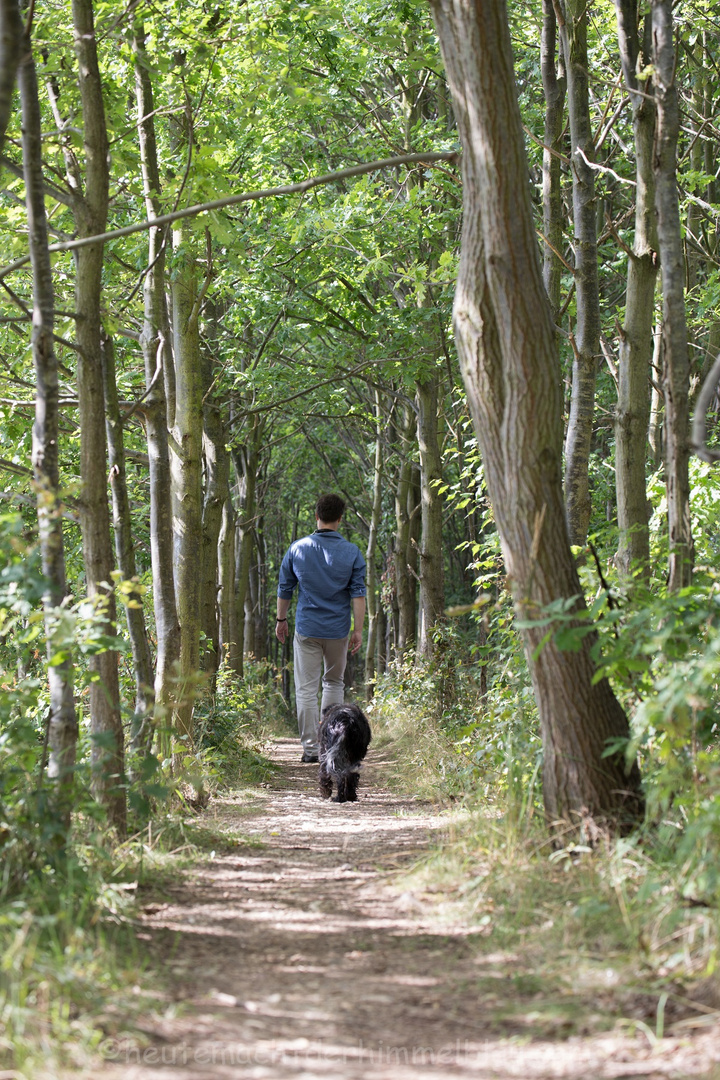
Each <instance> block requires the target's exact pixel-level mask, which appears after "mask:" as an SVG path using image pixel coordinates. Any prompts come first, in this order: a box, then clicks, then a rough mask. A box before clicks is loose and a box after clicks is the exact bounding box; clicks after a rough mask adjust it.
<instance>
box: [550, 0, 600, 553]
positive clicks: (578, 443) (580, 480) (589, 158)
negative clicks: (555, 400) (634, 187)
mask: <svg viewBox="0 0 720 1080" xmlns="http://www.w3.org/2000/svg"><path fill="white" fill-rule="evenodd" d="M562 3H563V0H558V10H560V9H561V7H562ZM587 25H588V9H587V4H586V3H585V0H568V2H567V4H566V13H565V15H564V20H563V22H562V23H561V24H560V26H559V30H560V40H561V42H562V46H563V54H564V58H565V70H566V71H567V87H568V111H569V114H570V145H571V160H572V179H573V225H574V232H575V236H574V247H575V291H576V296H577V321H576V326H575V338H574V341H573V343H572V344H573V352H574V360H573V367H572V395H571V399H570V416H569V418H568V427H567V435H566V439H565V500H566V503H567V519H568V528H569V530H570V542H571V543H572V544H578V545H580V546H582V545H583V544H584V543H585V541H586V540H587V533H588V528H589V525H590V511H591V502H590V482H589V476H588V465H589V460H590V444H591V440H592V423H593V411H594V408H595V376H596V371H597V358H598V356H599V354H600V290H599V285H598V257H597V207H596V205H595V173H594V171H593V169H592V162H593V161H594V158H595V148H594V145H593V136H592V125H591V122H590V97H589V90H588V82H589V79H588V51H587Z"/></svg>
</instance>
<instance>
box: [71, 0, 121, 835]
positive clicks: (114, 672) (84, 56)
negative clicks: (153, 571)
mask: <svg viewBox="0 0 720 1080" xmlns="http://www.w3.org/2000/svg"><path fill="white" fill-rule="evenodd" d="M72 12H73V27H74V34H75V54H76V56H77V61H78V79H79V83H80V98H81V101H82V114H83V141H84V148H85V194H84V197H83V198H81V199H78V200H77V202H76V204H75V209H76V213H75V219H76V223H77V228H78V233H79V235H80V236H92V235H93V234H97V233H102V232H103V231H104V230H105V226H106V223H107V211H108V185H109V169H108V153H109V151H108V140H107V129H106V126H105V109H104V105H103V97H102V84H101V81H100V69H99V66H98V58H97V48H96V43H95V26H94V16H93V5H92V0H73V3H72ZM75 266H76V276H75V306H76V310H77V313H78V316H79V318H78V321H77V331H76V340H77V345H78V367H77V372H78V373H77V381H78V418H79V422H80V475H81V478H82V494H81V498H80V520H81V525H82V536H83V558H84V562H85V574H86V578H87V590H88V595H89V596H90V597H97V598H98V599H99V600H100V602H101V604H102V606H103V609H104V612H103V620H104V624H105V632H106V633H107V634H109V635H114V633H115V623H116V611H115V594H114V592H113V590H112V589H111V588H108V584H107V583H109V582H111V581H112V571H113V563H114V561H113V550H112V542H111V539H110V513H109V509H108V495H107V474H106V468H107V464H106V463H107V451H106V443H105V410H104V393H103V379H102V360H101V355H100V352H101V349H100V339H101V333H102V323H101V318H100V312H101V292H102V269H103V245H102V243H99V244H91V245H88V246H87V247H83V248H79V249H78V251H77V253H76V263H75ZM91 668H92V670H93V672H94V673H95V675H96V678H95V679H94V680H93V681H92V682H91V683H90V690H89V702H90V728H91V734H92V738H93V747H92V762H93V791H94V793H95V796H96V798H97V799H98V801H100V802H101V803H102V804H103V805H104V806H105V808H106V810H107V814H108V820H109V821H110V824H111V825H113V826H114V827H115V828H116V829H117V831H118V833H119V834H120V835H121V836H122V835H124V833H125V794H124V789H123V782H124V735H123V729H122V720H121V716H120V688H119V681H118V654H117V652H115V651H112V650H108V651H107V652H103V653H100V655H99V656H96V657H93V659H92V661H91Z"/></svg>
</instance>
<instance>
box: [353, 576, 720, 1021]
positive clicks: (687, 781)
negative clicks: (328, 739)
mask: <svg viewBox="0 0 720 1080" xmlns="http://www.w3.org/2000/svg"><path fill="white" fill-rule="evenodd" d="M717 607H718V601H717V596H716V588H715V585H714V583H712V582H710V583H709V584H708V586H707V591H706V593H705V594H703V593H702V591H699V590H698V588H697V587H696V588H695V590H694V592H693V593H692V595H691V594H690V593H689V592H688V594H687V595H686V596H684V597H683V596H682V595H681V596H677V595H676V596H672V597H663V596H657V597H656V598H655V602H654V605H653V607H652V610H651V611H648V600H647V597H646V596H644V597H643V600H642V605H638V607H637V608H633V607H632V605H631V603H630V602H628V604H627V607H626V609H625V611H624V619H625V621H626V624H627V631H628V634H629V635H630V643H629V645H628V646H627V647H625V648H623V647H622V642H618V644H617V647H616V648H615V647H614V646H615V642H616V641H617V640H618V639H617V637H616V634H615V632H614V630H615V629H617V627H618V624H619V622H620V620H619V617H618V614H617V610H616V609H615V610H612V611H611V612H610V613H609V617H610V619H611V620H612V622H611V624H610V625H609V626H608V628H607V630H603V631H602V634H604V639H605V640H604V644H606V646H607V644H608V638H609V639H610V646H611V647H610V648H607V647H606V653H605V671H606V673H607V674H608V675H609V676H610V677H611V678H613V679H614V681H615V683H616V686H617V687H618V692H619V693H620V694H621V695H622V696H623V697H624V699H625V701H626V703H627V702H630V699H631V697H632V694H633V692H634V691H635V690H636V689H637V680H638V673H641V674H642V678H643V687H642V689H643V696H642V705H641V707H640V708H637V707H636V711H635V714H634V727H633V731H634V737H633V742H632V745H631V747H630V749H631V750H632V751H633V752H638V753H639V754H640V757H641V762H642V768H643V774H644V777H645V785H646V797H647V805H648V816H647V820H646V821H645V822H643V823H642V824H641V825H640V826H639V827H638V828H637V829H636V831H635V832H634V833H633V834H632V835H631V836H628V837H621V838H618V837H612V836H610V835H605V834H603V835H601V836H600V839H599V840H597V841H596V842H595V843H594V844H593V845H592V846H591V845H589V844H588V843H584V842H582V841H581V840H580V839H579V838H578V835H577V832H576V830H573V831H571V830H570V829H568V831H567V833H566V834H563V833H562V831H557V830H556V831H555V832H554V833H553V834H552V835H550V834H549V832H548V830H547V827H546V825H545V820H544V813H543V807H542V788H541V781H542V776H541V774H542V748H541V744H540V738H539V731H538V721H537V714H536V710H535V705H534V701H533V697H532V693H531V689H530V685H529V679H528V675H527V671H526V668H525V665H524V662H523V660H522V654H521V652H520V650H519V649H518V648H515V649H510V648H505V650H504V653H503V660H502V662H501V663H500V664H498V665H497V667H496V668H495V669H494V670H493V671H486V679H485V681H484V683H483V686H482V692H481V683H480V680H479V678H478V670H477V666H476V665H472V664H467V663H466V664H459V665H457V666H456V670H455V672H454V677H453V688H454V690H453V695H452V698H451V699H448V698H447V696H446V698H445V700H444V701H441V699H440V698H439V695H438V687H439V685H440V680H441V679H446V673H443V672H442V671H438V670H437V668H435V669H434V668H433V666H432V665H430V666H427V665H425V666H423V665H420V666H418V665H417V664H416V663H415V661H414V660H413V662H412V663H409V662H408V663H407V664H398V665H397V667H396V668H395V669H394V670H392V671H390V672H389V673H388V674H387V675H386V676H385V677H384V678H383V679H381V680H380V681H379V683H378V686H377V690H376V694H375V698H374V701H373V705H372V719H373V730H374V733H376V735H377V737H378V741H379V742H380V744H381V745H382V744H384V745H387V746H391V747H392V748H393V757H394V758H395V760H396V762H397V764H396V766H395V768H394V771H393V774H392V777H393V783H394V784H395V785H396V786H397V787H399V788H401V789H402V790H404V791H405V792H407V793H409V794H419V795H421V796H423V797H425V798H430V799H433V800H438V801H441V802H442V801H444V802H448V803H452V804H453V805H454V806H455V807H456V808H457V810H458V811H459V812H457V813H455V814H453V815H451V818H450V819H449V820H450V824H449V826H448V829H447V831H446V833H445V836H444V838H443V841H442V842H441V843H440V844H439V845H438V846H437V847H436V848H435V849H434V850H433V851H432V852H431V853H430V854H429V855H428V856H427V857H426V858H424V859H423V860H422V862H421V863H420V864H419V865H418V866H417V867H416V868H415V869H414V871H413V872H412V874H411V875H410V877H409V878H408V880H407V883H406V884H407V887H410V888H412V889H417V890H420V891H421V892H425V893H427V894H428V896H429V897H430V896H432V897H433V898H434V901H435V908H436V910H438V911H439V914H440V915H441V917H442V918H443V919H445V918H450V919H456V918H457V919H461V920H462V921H469V922H470V924H471V925H473V926H474V927H475V928H476V932H477V934H478V935H479V938H480V939H482V941H483V942H484V946H483V947H484V948H485V947H486V948H487V949H488V950H499V951H501V952H502V953H503V954H505V953H507V954H512V955H516V956H519V957H520V958H521V961H522V960H523V958H524V960H526V961H528V964H529V968H530V969H531V970H532V971H533V972H535V975H536V976H538V977H539V978H540V979H541V980H542V979H546V980H548V983H547V985H548V988H549V987H550V985H551V983H553V982H554V984H556V985H557V986H560V985H561V984H567V982H568V979H569V980H570V983H572V980H573V978H574V974H573V973H575V974H576V975H577V978H578V979H579V978H580V975H579V974H578V971H579V968H577V965H580V966H581V967H583V969H584V970H585V971H586V974H587V973H588V972H589V973H590V974H587V977H588V978H590V979H592V978H593V977H594V976H593V975H592V972H593V971H595V972H596V974H597V971H598V970H600V969H602V971H604V972H606V975H603V978H607V980H608V992H609V993H610V992H612V993H619V990H620V989H624V990H627V988H628V987H629V986H632V987H635V988H643V991H644V992H645V991H652V992H653V993H655V995H656V998H657V1000H658V1001H660V1000H661V999H662V998H663V995H666V997H667V995H668V994H671V995H675V997H676V998H677V997H678V994H679V995H680V997H682V993H683V992H684V991H683V990H682V988H683V987H686V986H690V985H691V984H693V983H696V982H697V981H698V980H702V979H706V980H707V979H708V978H711V977H713V976H714V973H715V970H716V967H717V960H718V923H719V906H720V890H719V889H718V884H717V882H718V871H717V866H718V863H719V859H720V810H719V809H718V808H719V807H720V795H719V794H718V788H717V778H718V776H720V750H719V747H718V743H717V737H716V726H715V724H714V720H713V710H714V709H715V708H716V706H717V687H716V675H717V672H718V670H720V669H719V668H718V665H717V662H716V659H715V658H716V655H717V642H718V640H720V634H719V633H718V632H717V630H716V619H717V618H718V616H716V609H717ZM503 633H506V634H507V631H506V630H505V629H503ZM621 633H622V629H621ZM659 635H661V636H662V639H663V648H664V650H665V652H666V653H667V652H668V651H671V652H672V653H673V656H674V661H675V663H674V665H672V666H670V667H668V666H667V664H665V666H664V667H663V666H661V665H660V663H659V661H656V656H657V654H658V636H659ZM508 640H509V639H507V637H506V643H507V641H508ZM441 655H442V654H441ZM455 655H456V656H457V655H461V654H460V653H456V654H455ZM635 658H638V659H637V663H636V662H635ZM656 668H657V670H656ZM628 671H629V672H630V678H629V679H628V681H627V684H624V683H623V678H624V677H625V675H626V673H627V672H628ZM625 685H627V690H625V689H624V687H625ZM522 967H523V963H522V962H521V963H520V968H522ZM596 969H597V970H596ZM613 988H615V989H613ZM563 992H567V986H565V989H564V990H563ZM717 999H718V1000H720V988H718V993H717ZM664 1009H665V1005H664V1004H663V1008H662V1009H661V1010H660V1014H659V1019H657V1022H656V1023H654V1026H653V1031H655V1032H656V1031H657V1030H661V1029H662V1028H663V1025H664V1011H663V1010H664ZM668 1009H669V1006H668ZM669 1015H670V1014H669V1013H668V1016H669ZM643 1022H645V1021H643Z"/></svg>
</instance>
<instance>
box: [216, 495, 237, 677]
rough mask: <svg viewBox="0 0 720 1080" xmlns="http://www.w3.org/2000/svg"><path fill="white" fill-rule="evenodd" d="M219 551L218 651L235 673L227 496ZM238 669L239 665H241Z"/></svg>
mask: <svg viewBox="0 0 720 1080" xmlns="http://www.w3.org/2000/svg"><path fill="white" fill-rule="evenodd" d="M218 546H219V549H220V555H219V559H218V561H219V564H220V648H221V649H222V651H223V653H224V662H225V663H227V664H228V665H229V667H230V670H231V671H234V672H235V673H236V674H239V672H238V648H237V639H238V629H237V606H236V604H235V507H234V506H233V503H232V498H231V497H228V498H227V499H226V500H225V504H224V505H223V520H222V528H221V529H220V537H219V539H218ZM241 666H242V665H241Z"/></svg>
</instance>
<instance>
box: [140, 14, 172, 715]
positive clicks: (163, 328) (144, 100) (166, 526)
mask: <svg viewBox="0 0 720 1080" xmlns="http://www.w3.org/2000/svg"><path fill="white" fill-rule="evenodd" d="M133 52H134V54H135V96H136V101H137V116H138V137H139V143H140V160H141V164H142V174H143V194H144V196H145V210H146V213H147V215H148V217H149V218H153V217H158V216H159V215H160V213H161V206H160V174H159V171H158V161H157V143H156V140H155V124H154V111H155V105H154V101H153V92H152V83H151V82H150V74H149V67H148V60H147V55H146V52H145V33H144V30H143V27H142V23H137V24H136V25H135V29H134V37H133ZM165 247H166V236H165V232H164V231H163V230H162V229H159V228H151V229H149V230H148V266H149V267H150V269H149V271H148V273H147V274H146V275H145V279H144V281H143V301H144V318H143V329H142V333H141V335H140V345H141V347H142V352H143V359H144V362H145V387H146V397H145V402H144V417H145V434H146V436H147V444H148V458H149V485H150V558H151V564H152V576H153V607H154V610H155V627H156V634H157V651H156V662H155V709H156V714H157V719H158V720H159V721H166V720H167V719H168V715H167V714H168V713H169V712H170V711H171V710H172V707H173V702H174V694H175V684H174V678H175V675H176V674H177V671H176V668H177V664H178V663H179V661H180V623H179V621H178V614H177V606H176V604H175V570H174V561H173V528H172V506H171V479H170V452H169V448H168V408H167V400H166V392H165V387H166V383H167V381H168V378H169V377H168V376H167V372H168V369H170V370H171V371H172V380H171V381H172V385H173V387H174V383H175V375H174V368H173V356H172V347H171V341H170V325H169V318H168V310H167V300H166V297H165ZM173 411H174V410H173Z"/></svg>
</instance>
